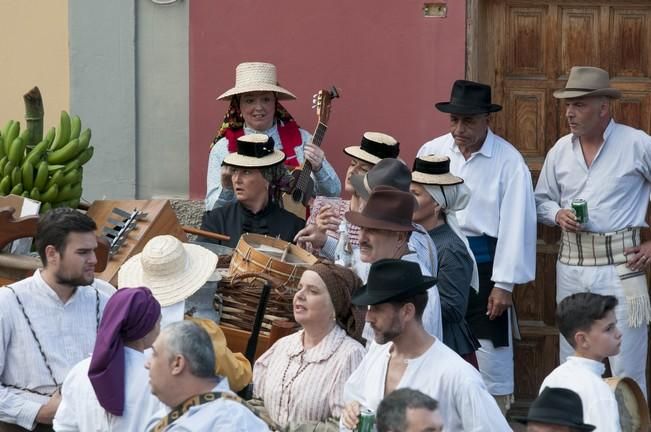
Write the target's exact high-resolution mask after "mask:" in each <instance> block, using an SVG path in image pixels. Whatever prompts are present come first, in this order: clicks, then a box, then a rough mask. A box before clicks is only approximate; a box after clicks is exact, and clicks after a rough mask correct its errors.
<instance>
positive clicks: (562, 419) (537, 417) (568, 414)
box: [513, 387, 596, 431]
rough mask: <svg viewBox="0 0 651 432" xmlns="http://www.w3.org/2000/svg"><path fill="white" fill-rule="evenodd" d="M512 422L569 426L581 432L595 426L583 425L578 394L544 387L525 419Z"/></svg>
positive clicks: (563, 389) (562, 389)
mask: <svg viewBox="0 0 651 432" xmlns="http://www.w3.org/2000/svg"><path fill="white" fill-rule="evenodd" d="M513 419H514V420H516V421H518V422H520V423H524V424H527V423H528V422H536V423H548V424H553V425H560V426H569V427H572V428H574V429H578V430H581V431H591V430H594V429H595V428H596V426H593V425H589V424H585V423H583V404H582V403H581V398H580V397H579V395H578V394H576V393H575V392H573V391H572V390H569V389H565V388H554V387H545V389H544V390H543V391H542V393H540V395H538V397H537V398H536V400H534V401H533V403H532V404H531V407H530V408H529V415H527V417H515V416H514V417H513Z"/></svg>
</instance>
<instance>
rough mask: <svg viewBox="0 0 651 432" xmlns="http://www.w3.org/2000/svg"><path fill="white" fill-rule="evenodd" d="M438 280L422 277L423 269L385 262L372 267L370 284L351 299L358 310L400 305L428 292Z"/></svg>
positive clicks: (400, 262)
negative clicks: (384, 304)
mask: <svg viewBox="0 0 651 432" xmlns="http://www.w3.org/2000/svg"><path fill="white" fill-rule="evenodd" d="M435 283H436V278H435V277H431V276H423V274H422V273H421V271H420V265H418V264H417V263H415V262H411V261H404V260H400V259H382V260H379V261H376V262H374V263H373V264H371V269H370V270H369V273H368V280H367V282H366V285H364V286H363V287H362V288H361V289H360V290H358V291H357V294H355V295H354V296H353V298H352V303H353V304H354V305H356V306H368V305H376V304H380V303H389V302H392V301H400V300H404V299H406V298H409V297H413V296H415V295H418V294H423V293H425V292H427V289H428V288H430V287H431V286H433V285H434V284H435Z"/></svg>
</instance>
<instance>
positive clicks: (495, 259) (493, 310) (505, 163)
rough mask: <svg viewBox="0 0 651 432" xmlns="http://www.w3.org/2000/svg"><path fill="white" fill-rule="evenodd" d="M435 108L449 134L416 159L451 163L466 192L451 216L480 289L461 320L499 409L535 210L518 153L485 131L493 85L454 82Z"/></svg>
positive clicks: (532, 247) (529, 268)
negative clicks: (515, 295) (516, 291)
mask: <svg viewBox="0 0 651 432" xmlns="http://www.w3.org/2000/svg"><path fill="white" fill-rule="evenodd" d="M436 108H437V109H438V110H439V111H441V112H443V113H447V114H449V116H450V133H448V134H446V135H443V136H441V137H438V138H436V139H434V140H432V141H430V142H428V143H426V144H425V145H423V147H422V148H421V149H420V150H419V152H418V156H419V157H420V156H426V155H430V154H438V155H444V156H448V157H449V158H450V171H451V172H453V173H455V175H458V176H459V177H461V178H463V179H464V180H465V183H466V185H468V187H469V188H470V190H471V192H472V195H471V198H470V201H469V202H468V205H467V206H466V208H464V209H462V210H460V211H458V212H457V218H458V221H459V226H460V228H461V232H462V233H463V234H464V235H466V236H467V237H468V241H469V243H470V248H471V249H472V252H473V253H474V255H475V260H476V261H477V269H478V274H479V292H478V293H475V292H474V290H473V291H471V293H470V298H469V301H468V313H467V315H466V319H467V320H468V323H469V324H470V328H471V329H472V331H473V333H474V334H475V336H477V338H478V339H479V342H480V343H481V347H480V348H479V350H478V351H477V360H478V362H479V370H480V371H481V373H482V376H483V378H484V381H485V382H486V385H487V386H488V390H489V391H490V393H491V394H492V395H493V396H495V397H496V398H497V399H498V403H499V404H500V406H501V407H502V409H506V408H508V406H509V403H510V402H509V401H510V395H511V394H512V393H513V387H514V384H513V343H512V337H511V323H510V321H511V320H513V317H511V315H512V314H511V312H512V311H511V305H512V304H513V301H512V294H511V293H512V291H513V286H514V285H515V284H523V283H527V282H529V281H531V280H533V278H534V276H535V267H536V209H535V201H534V197H533V186H532V182H531V173H530V172H529V168H528V167H527V165H526V164H525V162H524V159H523V158H522V155H521V154H520V152H518V150H517V149H516V148H515V147H513V146H512V145H511V144H510V143H508V142H507V141H506V140H504V139H503V138H501V137H499V136H497V135H495V134H494V133H493V131H492V130H491V129H490V127H489V118H490V117H489V116H490V114H491V113H494V112H497V111H500V110H501V109H502V107H501V106H499V105H496V104H493V103H492V102H491V88H490V86H487V85H485V84H481V83H477V82H472V81H465V80H459V81H456V82H455V83H454V85H453V87H452V94H451V97H450V101H449V102H440V103H437V104H436Z"/></svg>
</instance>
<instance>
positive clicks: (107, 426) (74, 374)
mask: <svg viewBox="0 0 651 432" xmlns="http://www.w3.org/2000/svg"><path fill="white" fill-rule="evenodd" d="M90 360H91V359H90V358H87V359H85V360H82V361H81V362H79V363H77V364H76V365H75V367H73V368H72V369H71V370H70V373H68V376H67V377H66V380H65V381H64V383H63V391H62V394H61V395H62V399H61V404H60V405H59V409H58V410H57V413H56V416H55V417H54V425H53V426H54V430H55V431H56V432H108V431H115V432H142V431H143V428H144V427H145V425H146V423H147V421H148V420H149V419H150V418H151V417H152V415H154V413H156V412H157V411H159V410H161V409H164V408H165V406H164V405H163V403H162V402H160V401H159V400H158V399H157V398H156V396H154V395H152V394H151V389H150V387H149V374H148V373H147V370H146V369H145V354H144V353H142V352H140V351H136V350H134V349H131V348H127V347H125V348H124V371H125V375H124V383H125V389H124V412H123V414H122V416H115V415H112V414H110V413H107V412H106V410H105V409H104V408H102V406H101V405H100V404H99V401H98V400H97V396H96V395H95V390H94V389H93V386H92V384H91V382H90V379H88V367H89V366H90Z"/></svg>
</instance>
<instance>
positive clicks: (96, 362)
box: [54, 288, 163, 432]
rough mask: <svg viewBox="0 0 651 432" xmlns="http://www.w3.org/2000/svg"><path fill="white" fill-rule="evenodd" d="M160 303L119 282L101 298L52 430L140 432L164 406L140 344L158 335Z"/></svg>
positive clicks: (148, 344)
mask: <svg viewBox="0 0 651 432" xmlns="http://www.w3.org/2000/svg"><path fill="white" fill-rule="evenodd" d="M160 321H161V306H160V304H159V303H158V301H157V300H156V299H155V298H154V296H153V295H152V293H151V291H150V290H149V289H148V288H123V289H120V290H118V291H117V292H116V293H115V294H114V295H113V296H112V297H111V298H110V299H109V301H108V303H106V309H104V315H103V316H102V321H101V323H100V325H99V329H98V330H97V341H96V342H95V348H94V350H93V354H92V357H90V358H88V359H86V360H82V361H81V362H79V363H77V365H76V366H75V367H74V368H72V369H71V370H70V373H69V374H68V376H67V377H66V380H65V381H64V383H63V387H62V389H63V391H62V400H61V405H60V406H59V409H58V410H57V413H56V416H55V417H54V430H55V431H76V432H95V431H119V432H140V431H142V430H143V428H144V426H145V424H146V423H147V420H149V418H150V417H151V416H152V415H153V414H154V413H155V412H156V411H158V410H160V409H161V408H163V405H162V404H161V402H160V401H159V400H158V399H157V398H156V397H155V396H153V395H152V394H151V392H150V391H149V385H148V379H149V377H148V374H147V371H146V370H145V353H144V351H145V349H148V348H150V347H151V345H152V344H153V343H154V340H155V339H156V337H157V336H158V333H159V330H160Z"/></svg>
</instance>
